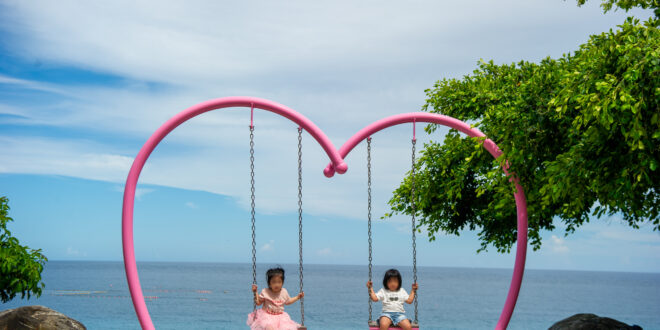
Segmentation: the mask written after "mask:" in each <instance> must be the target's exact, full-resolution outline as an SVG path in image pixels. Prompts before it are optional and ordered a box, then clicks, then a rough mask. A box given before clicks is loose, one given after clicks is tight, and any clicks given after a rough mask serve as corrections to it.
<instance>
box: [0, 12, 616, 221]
mask: <svg viewBox="0 0 660 330" xmlns="http://www.w3.org/2000/svg"><path fill="white" fill-rule="evenodd" d="M1 6H2V10H0V30H2V31H3V32H7V33H6V35H7V38H8V48H7V50H8V51H9V52H10V53H11V54H12V55H14V56H17V57H20V58H21V59H22V60H24V61H27V62H31V61H33V62H35V63H38V65H42V66H43V67H44V68H48V69H62V68H63V67H65V68H66V67H70V68H74V69H77V70H83V71H88V72H92V73H99V74H108V75H111V76H114V77H116V79H117V82H116V83H114V84H113V85H112V86H103V85H98V84H97V85H94V84H89V85H80V84H77V83H75V82H74V83H69V84H66V85H59V84H56V83H48V82H41V81H33V80H28V79H23V78H18V77H11V76H8V75H0V84H3V85H8V86H11V87H12V88H18V89H22V90H29V91H32V92H36V93H37V94H36V95H37V97H35V98H34V99H35V100H40V99H41V98H42V96H46V97H48V102H46V101H41V102H37V101H35V103H27V104H24V102H20V105H19V104H17V103H19V102H12V100H10V99H3V100H2V101H1V102H2V103H0V111H4V112H5V113H10V114H12V115H15V116H18V117H17V118H13V119H11V121H12V122H11V123H13V124H20V125H31V126H48V127H55V128H58V129H61V130H71V131H73V132H75V133H79V132H80V130H84V131H85V134H89V135H82V134H79V135H76V137H74V138H68V139H65V138H52V137H33V136H18V137H15V136H3V135H2V132H0V145H1V146H2V149H3V150H2V153H1V154H0V172H4V173H37V174H58V175H68V176H74V177H80V178H85V179H94V180H105V181H111V182H124V181H125V179H126V175H127V173H128V169H129V168H130V165H131V163H132V161H133V157H134V156H135V154H136V153H137V151H138V150H137V148H136V147H135V145H136V144H137V145H141V144H142V143H144V141H146V139H147V138H148V137H149V136H150V135H151V134H152V133H153V132H154V131H155V130H156V129H157V128H158V127H159V126H160V125H162V124H163V123H164V122H165V121H166V120H168V119H169V118H171V117H172V116H173V115H175V114H176V113H178V112H180V111H181V110H183V109H185V108H187V107H190V106H192V105H194V104H196V103H199V102H201V101H204V100H208V99H211V98H215V97H221V96H229V95H255V96H259V97H263V98H268V99H272V100H275V101H277V102H280V103H283V104H285V105H287V106H289V107H291V108H293V109H295V110H296V111H299V112H301V113H303V114H304V115H305V116H307V117H308V118H309V119H310V120H312V121H314V122H316V124H317V125H318V126H319V127H320V128H321V129H323V130H324V131H325V133H326V134H327V135H328V136H329V138H330V139H331V140H332V141H333V142H334V143H335V146H336V147H339V146H340V145H341V144H342V143H343V142H344V141H345V140H346V139H348V138H349V137H350V136H351V135H353V134H354V133H355V132H356V131H357V130H359V129H361V128H363V127H364V126H366V125H367V124H368V123H370V122H372V121H374V120H378V119H381V118H383V117H385V116H388V115H393V114H398V113H402V112H411V111H416V110H418V109H419V108H420V106H421V105H422V103H423V102H424V99H425V94H424V89H425V88H428V87H430V86H432V84H433V82H434V81H436V80H438V79H442V78H444V77H452V76H460V75H462V74H466V73H469V72H470V71H471V70H472V69H473V68H474V66H475V64H474V63H475V62H476V60H477V59H479V58H486V59H488V58H495V59H496V60H497V61H500V62H502V61H503V62H512V61H517V60H519V59H520V58H528V59H532V60H533V59H538V58H541V57H544V56H546V55H548V54H555V55H560V54H561V53H564V52H566V51H568V50H571V49H575V48H576V46H577V45H578V44H579V43H580V42H584V40H585V39H586V35H587V34H588V33H591V32H599V31H603V30H606V28H609V27H611V26H613V25H614V24H615V23H618V22H620V21H621V17H623V16H624V15H625V14H624V13H618V14H615V15H607V16H606V15H602V14H601V11H600V9H599V8H598V6H597V5H594V4H589V3H588V4H587V7H586V8H577V7H576V6H575V4H570V5H569V4H565V3H561V2H557V3H540V2H534V3H533V4H532V3H529V2H527V1H509V2H505V3H502V2H487V1H485V2H481V3H478V5H475V4H474V3H472V2H456V3H451V4H447V3H440V2H438V3H424V4H422V3H412V4H411V3H401V2H394V1H393V2H388V3H379V4H378V6H374V4H365V3H359V2H354V1H342V2H336V3H332V4H326V3H314V2H308V1H294V2H287V3H286V4H281V3H277V4H276V3H272V2H260V3H252V2H249V3H241V2H234V3H218V2H214V1H197V2H195V4H194V5H189V4H186V5H177V4H172V3H167V4H163V3H162V2H157V1H146V2H140V3H139V4H135V3H133V2H130V4H129V3H128V2H126V1H116V2H105V3H82V4H81V3H80V2H77V1H58V2H57V3H53V2H48V1H37V2H31V1H9V2H5V3H4V4H2V5H1ZM494 13H495V14H494ZM190 17H195V19H190ZM465 17H470V18H471V19H470V20H465ZM475 21H478V22H479V24H477V25H475V24H474V23H473V22H475ZM557 22H561V24H560V26H562V27H563V29H564V30H557V25H558V23H557ZM584 22H589V23H588V24H585V23H584ZM521 27H524V29H522V28H521ZM448 28H451V29H452V31H454V32H456V33H450V34H448V33H445V32H446V31H447V29H448ZM519 31H524V32H519ZM502 35H506V36H507V37H506V38H504V39H503V38H502V37H501V36H502ZM99 36H103V37H102V38H100V37H99ZM548 36H551V38H550V37H548ZM539 40H541V42H539ZM530 45H533V46H530ZM154 83H155V84H154ZM153 85H156V86H155V87H154V86H153ZM51 99H53V102H50V100H51ZM248 120H249V111H245V109H241V110H237V109H227V110H226V111H224V110H223V111H217V112H213V113H208V114H204V115H201V116H199V117H197V118H194V119H192V120H190V121H189V122H186V123H184V124H183V125H181V126H180V127H179V128H177V129H176V130H175V131H174V132H173V133H172V134H170V135H169V136H167V137H166V138H165V139H164V140H163V142H162V143H161V144H160V145H159V146H158V148H157V149H156V150H155V151H154V153H153V154H152V156H151V157H150V159H149V161H148V163H147V166H146V167H145V169H144V170H143V173H142V175H141V178H140V183H149V184H158V185H164V186H171V187H177V188H184V189H195V190H204V191H209V192H213V193H219V194H225V195H229V196H233V197H236V198H237V199H238V200H239V201H240V203H241V205H243V207H246V208H247V207H248V205H249V185H248V184H249V177H248V175H249V172H248V171H247V166H248V165H247V159H248V153H247V150H248V149H247V147H248V132H247V129H246V126H247V122H248ZM255 120H256V134H255V135H256V150H257V159H256V162H257V165H256V170H257V173H256V180H257V208H258V211H259V212H271V213H272V212H291V211H295V210H296V208H297V200H296V197H297V196H296V192H297V191H296V188H297V187H296V183H297V178H296V130H295V125H292V124H291V123H290V122H289V121H287V120H286V119H283V118H280V117H278V116H275V115H272V114H270V113H267V112H265V111H259V112H256V113H255ZM6 124H9V122H6ZM89 131H94V132H99V133H101V134H103V135H105V137H97V136H95V135H93V134H90V133H88V132H89ZM26 134H27V133H26ZM72 135H75V134H72ZM108 136H109V137H108ZM439 136H440V134H437V135H435V137H436V139H437V138H438V137H439ZM115 137H116V138H117V140H125V139H130V140H131V141H132V143H131V144H130V147H119V146H117V143H118V142H116V141H115V139H114V138H115ZM409 138H410V127H409V126H406V127H396V128H391V129H388V131H387V132H386V133H382V134H381V133H379V134H377V135H375V136H374V142H373V145H374V147H373V152H374V154H373V162H374V178H373V179H374V180H373V187H374V193H373V198H374V201H373V207H374V208H373V215H374V217H375V218H378V217H379V216H380V215H382V214H383V213H385V211H386V210H387V207H386V202H387V200H388V198H389V196H390V195H391V191H393V190H394V188H396V186H397V184H398V183H399V182H400V180H401V178H402V176H403V174H404V173H405V172H406V171H407V170H408V168H409V166H410V165H409V164H408V163H409V156H408V155H409V152H410V145H409ZM419 138H420V142H419V145H421V144H422V143H423V142H424V141H425V140H424V139H428V138H426V137H423V136H420V137H419ZM134 141H139V143H133V142H134ZM303 153H304V155H303V161H304V173H303V181H304V190H303V193H304V201H303V207H304V210H305V212H306V213H311V214H315V215H323V216H341V217H352V218H360V219H363V218H364V214H365V211H366V205H365V202H366V187H365V186H366V184H365V181H366V180H365V176H366V173H365V172H366V171H365V169H364V167H365V162H366V160H365V156H364V155H365V148H364V145H360V146H358V147H357V148H356V149H355V150H353V152H352V154H351V155H350V156H349V157H348V158H347V162H348V164H349V172H348V173H347V174H345V175H343V176H336V177H335V178H333V179H331V180H329V179H327V178H325V177H323V176H322V175H321V171H322V169H323V168H324V167H325V165H326V163H327V156H326V155H325V154H324V153H323V152H322V150H320V148H319V146H318V145H316V144H315V143H314V142H313V141H311V139H310V137H309V135H307V134H306V135H305V136H304V148H303ZM388 221H390V222H397V221H399V220H397V219H389V220H388Z"/></svg>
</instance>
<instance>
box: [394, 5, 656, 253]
mask: <svg viewBox="0 0 660 330" xmlns="http://www.w3.org/2000/svg"><path fill="white" fill-rule="evenodd" d="M582 3H584V0H579V1H578V4H582ZM612 6H615V7H618V8H622V9H624V10H628V9H630V8H632V7H642V8H648V9H652V10H654V13H655V15H656V16H655V17H651V18H650V19H648V20H647V21H644V22H640V21H639V20H638V19H635V18H633V17H628V18H627V19H626V20H625V21H624V22H623V24H621V25H619V26H618V29H616V30H615V31H613V30H610V31H608V32H604V33H601V34H598V35H593V36H591V37H590V39H589V41H588V42H587V43H586V44H583V45H581V46H580V48H579V49H578V50H577V51H575V52H574V53H572V54H564V55H563V56H562V57H561V58H558V59H552V58H546V59H544V60H542V61H541V62H540V63H530V62H526V61H521V62H519V63H514V64H510V65H506V64H505V65H496V64H494V63H493V62H492V61H490V62H484V61H480V63H479V64H478V68H477V69H476V70H474V71H473V73H472V74H471V75H467V76H465V77H463V78H462V79H444V80H441V81H438V82H437V83H436V84H435V86H434V87H433V88H432V89H428V90H426V95H427V100H426V104H425V105H424V106H423V110H424V111H430V112H434V113H441V114H445V115H449V116H452V117H455V118H458V119H460V120H463V121H466V122H469V123H471V124H472V125H473V126H475V127H477V128H478V129H479V130H481V131H482V132H484V133H485V134H486V136H488V137H489V138H490V139H492V140H493V141H495V143H497V145H498V146H499V147H500V149H501V150H502V151H503V155H502V156H501V157H500V158H499V159H497V160H493V158H492V156H490V154H488V153H487V152H486V151H485V150H484V149H483V148H482V147H481V146H480V143H479V140H478V139H474V138H469V137H465V136H462V135H459V133H458V132H456V131H455V130H451V131H450V132H449V133H448V135H447V136H446V137H445V139H444V142H443V143H442V144H440V143H436V142H431V143H429V144H426V145H425V146H424V149H423V150H422V151H421V156H420V158H419V160H418V162H417V164H416V168H417V173H416V174H415V182H416V194H415V202H416V210H417V211H416V212H417V216H418V217H419V218H420V219H421V220H420V222H419V226H426V227H427V228H428V232H429V239H430V240H434V239H435V235H436V233H437V232H438V231H442V232H446V233H450V234H455V235H459V234H460V231H461V230H464V229H470V230H480V231H479V239H480V242H481V247H480V249H479V251H482V250H485V249H486V248H487V247H488V246H489V245H492V246H494V247H495V248H496V249H497V250H498V251H499V252H508V251H510V248H511V246H512V244H513V243H514V242H515V241H516V231H517V228H516V209H515V202H514V199H513V191H514V187H513V184H512V183H511V182H510V181H509V179H508V178H506V177H505V175H504V174H503V172H502V167H501V165H502V162H503V161H504V159H506V160H507V162H508V164H509V167H510V172H512V173H514V175H515V176H516V177H517V178H518V179H519V180H520V183H521V185H522V186H523V188H524V189H525V194H526V197H527V202H528V216H529V231H528V235H529V238H530V243H531V245H532V246H533V248H534V249H538V248H540V246H541V237H540V232H541V231H542V230H553V229H554V228H555V225H554V223H553V221H561V222H563V223H564V224H565V225H566V232H565V235H568V234H569V233H572V232H574V231H575V229H576V228H577V227H579V226H580V225H582V224H583V223H584V222H588V221H589V217H590V216H595V217H596V218H600V217H601V216H603V215H604V214H608V215H613V214H615V213H621V214H622V215H623V219H624V220H625V221H626V222H627V223H628V224H629V225H630V226H632V227H634V228H638V226H639V224H640V223H644V222H649V223H651V224H652V225H653V228H654V230H658V229H660V222H659V215H658V213H659V194H658V192H659V189H660V175H659V174H660V173H659V172H660V170H659V169H658V167H660V166H659V163H660V121H659V118H658V116H659V115H660V110H659V109H660V106H659V105H660V104H659V103H660V33H659V32H658V22H659V17H660V15H659V14H660V11H659V10H658V8H659V7H658V1H657V0H646V1H630V0H618V1H617V0H609V1H604V2H603V4H602V7H603V8H604V10H605V11H608V10H611V8H612ZM436 128H437V127H436V126H435V125H429V126H427V127H426V130H427V131H428V132H434V131H435V130H436ZM410 182H411V178H410V173H408V176H407V177H405V178H404V180H403V182H402V183H401V185H400V186H399V187H398V188H397V189H396V190H395V191H394V193H393V197H392V198H391V199H390V201H389V204H390V207H391V213H387V214H385V217H389V216H392V215H393V214H397V213H399V214H410V213H411V212H412V211H411V204H410V203H411V200H410V196H411V194H410Z"/></svg>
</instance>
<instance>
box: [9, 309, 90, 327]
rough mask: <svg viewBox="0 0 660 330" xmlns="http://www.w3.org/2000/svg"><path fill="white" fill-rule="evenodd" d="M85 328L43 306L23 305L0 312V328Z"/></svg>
mask: <svg viewBox="0 0 660 330" xmlns="http://www.w3.org/2000/svg"><path fill="white" fill-rule="evenodd" d="M35 329H39V330H70V329H71V330H85V329H87V328H85V326H84V325H83V324H82V323H80V322H78V321H76V320H74V319H72V318H70V317H68V316H66V315H64V314H62V313H59V312H57V311H54V310H52V309H50V308H48V307H44V306H23V307H18V308H14V309H8V310H5V311H2V312H0V330H35Z"/></svg>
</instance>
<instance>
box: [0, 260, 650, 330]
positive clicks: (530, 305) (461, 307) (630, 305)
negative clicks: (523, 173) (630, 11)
mask: <svg viewBox="0 0 660 330" xmlns="http://www.w3.org/2000/svg"><path fill="white" fill-rule="evenodd" d="M271 266H275V265H270V264H269V265H263V264H259V265H258V266H257V281H258V284H259V287H260V288H262V287H263V286H264V285H265V282H266V281H265V271H266V269H267V268H269V267H271ZM281 266H282V267H284V269H285V270H286V271H287V273H286V279H285V282H284V287H285V288H287V290H288V291H289V292H290V293H291V294H295V293H297V292H298V285H299V284H298V283H299V280H298V265H287V264H284V265H281ZM388 268H390V267H384V266H375V267H374V269H373V274H374V287H375V289H376V290H378V289H379V288H380V287H381V286H382V284H381V283H382V276H383V274H384V272H385V270H386V269H388ZM396 268H397V269H399V270H400V271H401V272H402V275H403V282H404V283H403V285H404V288H405V289H406V290H408V291H409V290H410V285H411V280H412V274H411V271H412V270H411V269H410V268H411V267H410V266H406V267H396ZM138 271H139V274H140V282H141V284H142V289H143V293H144V295H145V297H146V300H147V307H148V308H149V313H150V315H151V318H152V320H153V322H154V325H155V326H156V329H246V328H247V326H246V325H245V321H246V317H247V314H248V313H250V312H251V311H252V296H251V291H250V287H251V284H252V267H251V265H250V264H229V263H174V262H172V263H166V262H142V263H138ZM303 274H304V291H305V300H304V309H305V325H306V326H307V327H308V328H310V329H366V322H367V319H368V306H369V305H368V296H367V289H366V286H365V283H366V281H367V276H368V270H367V266H366V265H365V266H338V265H311V264H310V265H305V266H304V272H303ZM511 274H512V270H510V269H485V268H443V267H418V282H419V285H420V289H419V313H418V315H419V323H420V327H421V328H423V329H493V328H494V327H495V324H496V323H497V320H498V318H499V315H500V312H501V310H502V307H503V306H504V300H505V298H506V294H507V290H508V287H509V282H510V281H511ZM43 281H44V283H45V284H46V288H45V290H44V292H43V294H42V296H41V297H39V298H36V299H35V298H32V299H30V300H25V299H23V300H21V299H19V298H16V299H14V300H13V301H11V302H9V303H5V304H3V305H2V308H1V310H5V309H10V308H15V307H18V306H24V305H43V306H47V307H49V308H52V309H54V310H57V311H59V312H61V313H64V314H66V315H68V316H70V317H73V318H74V319H76V320H78V321H80V322H82V323H83V324H84V325H85V326H86V327H87V328H88V329H139V328H140V324H139V322H138V320H137V316H136V315H135V311H134V309H133V305H132V303H131V299H130V295H129V293H128V286H127V284H126V277H125V274H124V268H123V263H121V262H73V261H50V262H48V263H47V264H46V267H45V270H44V273H43ZM405 307H406V314H407V315H408V317H411V316H412V315H413V313H414V307H413V305H405ZM380 308H381V306H380V304H379V303H374V304H373V313H374V318H375V317H377V315H378V313H379V312H380ZM286 311H287V312H288V313H289V314H290V315H291V317H292V318H293V319H294V320H296V321H298V322H300V319H301V315H300V303H295V304H293V305H289V306H287V307H286ZM576 313H594V314H597V315H599V316H607V317H611V318H614V319H617V320H620V321H622V322H625V323H628V324H631V325H632V324H637V325H639V326H641V327H643V328H644V329H660V274H657V273H620V272H584V271H554V270H533V269H528V270H526V271H525V277H524V280H523V284H522V289H521V292H520V296H519V299H518V303H517V305H516V309H515V311H514V314H513V317H512V318H511V322H510V323H509V329H547V328H548V327H550V326H551V325H552V324H553V323H555V322H557V321H559V320H561V319H564V318H566V317H569V316H571V315H573V314H576Z"/></svg>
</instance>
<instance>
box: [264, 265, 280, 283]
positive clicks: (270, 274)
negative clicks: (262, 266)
mask: <svg viewBox="0 0 660 330" xmlns="http://www.w3.org/2000/svg"><path fill="white" fill-rule="evenodd" d="M273 276H281V277H282V282H284V269H282V267H279V266H278V267H275V268H271V269H269V270H268V271H267V272H266V280H268V282H267V283H268V287H269V288H270V279H272V278H273Z"/></svg>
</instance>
